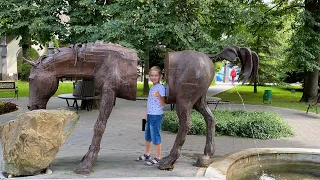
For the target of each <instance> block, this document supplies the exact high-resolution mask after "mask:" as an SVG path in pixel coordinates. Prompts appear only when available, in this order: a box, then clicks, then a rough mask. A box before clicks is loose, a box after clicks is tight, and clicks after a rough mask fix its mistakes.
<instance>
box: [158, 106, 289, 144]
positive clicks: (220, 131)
mask: <svg viewBox="0 0 320 180" xmlns="http://www.w3.org/2000/svg"><path fill="white" fill-rule="evenodd" d="M213 114H214V116H215V117H216V132H215V134H216V135H226V136H233V137H247V138H256V139H275V138H280V137H289V136H293V135H294V132H293V130H292V128H291V127H290V126H289V125H288V124H287V122H285V121H284V120H283V119H282V118H281V117H280V116H279V114H277V113H274V112H265V111H244V110H234V111H226V110H216V111H214V112H213ZM178 128H179V125H178V117H177V114H176V112H165V114H164V118H163V122H162V130H164V131H170V132H173V133H176V132H178ZM188 134H192V135H205V134H206V124H205V120H204V119H203V117H202V115H201V114H200V113H198V112H196V111H192V113H191V128H190V130H189V133H188Z"/></svg>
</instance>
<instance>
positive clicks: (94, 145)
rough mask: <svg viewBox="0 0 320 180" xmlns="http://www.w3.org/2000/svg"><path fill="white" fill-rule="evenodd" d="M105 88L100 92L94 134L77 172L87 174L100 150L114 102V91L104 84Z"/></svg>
mask: <svg viewBox="0 0 320 180" xmlns="http://www.w3.org/2000/svg"><path fill="white" fill-rule="evenodd" d="M102 89H105V90H104V91H103V92H101V95H100V96H101V101H100V109H99V117H98V119H97V122H96V123H95V125H94V135H93V137H92V142H91V145H90V147H89V150H88V152H87V154H86V155H85V156H84V157H83V158H82V160H81V163H80V164H79V165H78V167H77V169H76V170H75V172H76V173H78V174H89V173H90V172H91V171H92V167H93V165H94V163H95V162H96V161H97V157H98V153H99V150H100V143H101V138H102V135H103V133H104V131H105V128H106V124H107V121H108V118H109V116H110V114H111V111H112V108H113V105H114V102H115V92H114V90H112V89H109V88H108V87H107V86H106V85H105V86H104V88H102Z"/></svg>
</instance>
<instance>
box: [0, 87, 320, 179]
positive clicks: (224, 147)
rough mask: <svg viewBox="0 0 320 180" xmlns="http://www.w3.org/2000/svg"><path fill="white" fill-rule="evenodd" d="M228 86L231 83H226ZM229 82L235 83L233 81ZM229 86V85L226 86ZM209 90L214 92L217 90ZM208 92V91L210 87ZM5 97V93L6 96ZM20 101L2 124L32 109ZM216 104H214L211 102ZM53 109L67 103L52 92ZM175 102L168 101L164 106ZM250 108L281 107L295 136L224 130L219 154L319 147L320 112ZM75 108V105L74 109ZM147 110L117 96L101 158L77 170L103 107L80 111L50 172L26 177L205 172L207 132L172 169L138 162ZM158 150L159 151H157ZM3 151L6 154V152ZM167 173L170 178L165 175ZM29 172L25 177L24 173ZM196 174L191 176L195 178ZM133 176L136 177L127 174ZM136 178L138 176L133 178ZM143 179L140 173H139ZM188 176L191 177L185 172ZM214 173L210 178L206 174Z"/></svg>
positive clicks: (166, 142) (191, 140)
mask: <svg viewBox="0 0 320 180" xmlns="http://www.w3.org/2000/svg"><path fill="white" fill-rule="evenodd" d="M219 86H220V87H222V86H221V85H218V86H217V87H215V88H210V90H209V91H210V92H213V93H214V92H218V91H220V90H219V88H218V87H219ZM226 86H227V85H226ZM229 88H232V86H231V87H229ZM223 90H225V89H223ZM213 93H210V94H213ZM208 94H209V93H208ZM1 100H4V99H1ZM5 100H8V101H12V102H14V103H17V104H18V105H19V106H20V107H22V109H20V110H18V111H17V112H14V113H10V114H6V115H1V116H0V124H3V123H5V122H7V121H9V120H12V119H14V118H15V116H16V115H17V114H19V113H22V112H25V111H27V109H26V104H27V100H28V99H27V98H19V99H18V100H17V99H5ZM210 107H211V108H213V107H214V106H213V105H210ZM47 108H48V109H59V108H60V109H61V108H67V105H66V102H65V101H64V100H62V99H58V98H51V99H50V101H49V103H48V107H47ZM239 108H243V106H242V105H236V104H231V105H219V106H218V109H239ZM169 109H170V106H169V105H166V107H165V110H169ZM246 109H248V110H258V109H259V110H266V111H273V112H278V113H279V114H280V115H281V116H282V117H283V118H284V119H285V120H286V121H288V123H289V124H290V125H291V126H292V127H293V128H294V130H295V131H296V136H295V137H292V138H284V139H278V140H254V139H246V138H233V137H227V136H220V137H216V138H215V143H216V152H215V156H222V155H225V154H227V153H230V152H233V151H238V150H242V149H246V148H255V147H257V148H265V147H289V148H320V138H319V137H320V131H319V129H320V115H317V114H314V113H309V114H305V112H302V111H296V110H289V109H283V108H274V107H269V106H253V105H246ZM71 110H74V111H75V109H71ZM145 110H146V101H127V100H122V99H117V102H116V106H115V107H114V109H113V111H112V114H111V116H110V118H109V120H108V123H107V127H106V131H105V133H104V135H103V139H102V142H101V150H100V153H99V157H98V161H97V163H96V165H95V167H94V173H92V174H90V175H88V176H83V175H78V174H75V173H74V172H73V170H74V169H75V168H76V166H77V165H78V164H79V161H80V160H81V158H82V156H83V155H84V154H85V153H86V152H87V150H88V148H89V145H90V143H91V138H92V135H93V125H94V123H95V121H96V119H97V116H98V111H97V110H93V111H85V110H81V111H79V115H80V120H79V122H78V124H77V126H76V128H75V130H74V131H73V132H72V134H71V135H70V136H69V138H68V139H67V141H66V142H65V144H64V145H63V146H62V148H61V149H60V151H59V153H58V154H57V157H56V159H55V160H54V161H53V162H52V163H51V165H50V169H52V170H53V173H52V174H51V175H38V176H32V177H27V178H37V179H49V178H59V179H81V178H120V177H161V178H156V179H172V178H169V177H176V178H174V179H180V178H178V177H193V178H194V177H195V176H197V177H201V176H203V173H204V171H205V169H204V168H198V167H195V166H194V165H193V163H194V162H195V161H196V158H197V157H198V156H199V155H201V154H202V153H203V148H204V145H205V137H204V136H194V135H188V136H187V139H186V141H185V143H184V146H183V148H182V155H181V157H180V158H179V159H178V161H177V163H176V166H175V168H174V169H173V170H172V171H161V170H159V169H157V168H156V167H148V166H146V165H144V163H142V162H136V161H134V159H136V158H137V157H138V156H140V155H141V154H142V153H143V152H144V132H142V131H141V118H142V117H143V116H144V113H145ZM175 137H176V134H173V133H169V132H162V138H163V155H164V156H165V155H167V154H169V152H170V149H171V147H172V146H173V143H174V140H175ZM152 155H154V152H153V154H152ZM1 157H2V155H1ZM166 177H168V178H166ZM25 178H26V177H24V179H25ZM193 178H191V179H193ZM128 179H131V178H128ZM133 179H136V178H133ZM137 179H138V178H137ZM183 179H187V178H183ZM201 179H209V178H201Z"/></svg>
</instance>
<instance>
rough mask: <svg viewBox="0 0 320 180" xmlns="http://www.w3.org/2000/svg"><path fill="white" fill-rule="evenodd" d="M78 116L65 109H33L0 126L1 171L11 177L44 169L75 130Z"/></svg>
mask: <svg viewBox="0 0 320 180" xmlns="http://www.w3.org/2000/svg"><path fill="white" fill-rule="evenodd" d="M78 120H79V115H78V114H76V113H75V112H72V111H67V110H34V111H30V112H26V113H23V114H20V115H18V116H17V119H16V120H13V121H9V122H7V123H6V124H4V125H2V126H1V127H0V136H1V145H2V154H3V168H2V170H3V171H4V172H6V173H7V174H12V175H14V176H25V175H36V174H38V173H40V172H41V171H42V170H44V169H46V168H47V167H48V166H49V164H50V163H51V162H52V160H53V159H54V158H55V156H56V154H57V153H58V151H59V148H60V147H61V146H62V145H63V143H64V142H65V140H66V139H67V137H68V136H69V134H70V133H71V132H72V131H73V129H74V128H75V126H76V124H77V122H78Z"/></svg>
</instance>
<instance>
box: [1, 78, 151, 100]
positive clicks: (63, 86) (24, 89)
mask: <svg viewBox="0 0 320 180" xmlns="http://www.w3.org/2000/svg"><path fill="white" fill-rule="evenodd" d="M16 86H18V89H19V97H28V96H29V83H28V82H25V81H16ZM149 86H150V87H151V84H150V85H149ZM72 92H73V87H72V82H71V81H64V82H59V88H58V90H57V92H56V93H55V95H54V96H58V94H70V93H72ZM137 96H147V95H143V84H141V83H138V84H137ZM8 97H14V91H0V98H8Z"/></svg>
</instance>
